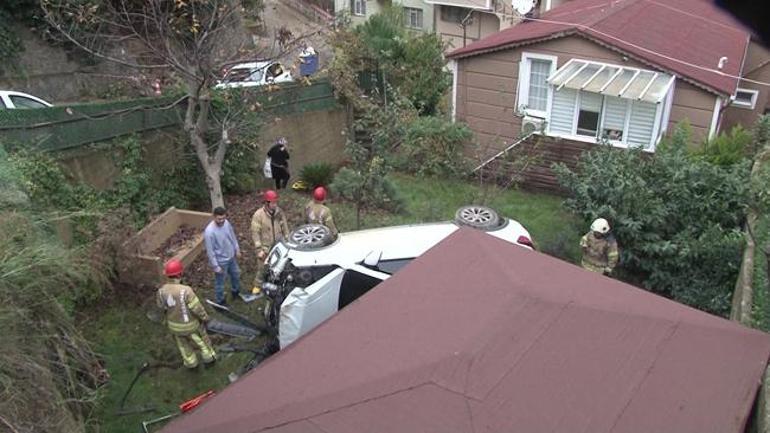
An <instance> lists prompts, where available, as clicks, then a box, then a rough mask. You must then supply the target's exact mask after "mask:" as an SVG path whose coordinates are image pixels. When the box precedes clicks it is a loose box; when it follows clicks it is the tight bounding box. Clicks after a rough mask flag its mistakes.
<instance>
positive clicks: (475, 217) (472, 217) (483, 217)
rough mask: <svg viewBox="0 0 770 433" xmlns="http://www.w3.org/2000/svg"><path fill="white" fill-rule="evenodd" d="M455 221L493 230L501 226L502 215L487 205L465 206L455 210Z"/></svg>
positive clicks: (459, 223) (463, 224) (464, 224)
mask: <svg viewBox="0 0 770 433" xmlns="http://www.w3.org/2000/svg"><path fill="white" fill-rule="evenodd" d="M455 223H457V224H458V225H462V226H468V227H473V228H477V229H482V230H492V229H496V228H498V227H499V226H500V216H498V215H497V212H495V211H494V209H490V208H488V207H486V206H477V205H471V206H463V207H461V208H460V209H457V212H455Z"/></svg>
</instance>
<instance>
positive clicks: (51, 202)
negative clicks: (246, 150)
mask: <svg viewBox="0 0 770 433" xmlns="http://www.w3.org/2000/svg"><path fill="white" fill-rule="evenodd" d="M103 147H104V149H103V150H105V149H106V150H107V151H110V152H112V153H113V158H114V159H115V164H116V165H117V167H118V169H119V170H120V174H119V175H118V176H117V177H116V178H115V179H114V183H113V186H112V187H111V188H109V189H107V190H104V191H99V190H97V189H96V188H94V187H92V186H89V185H86V184H83V183H78V182H73V181H72V180H70V179H68V177H67V176H66V174H65V172H64V170H63V169H62V166H61V164H60V163H59V162H58V161H57V160H56V159H55V158H54V156H53V155H52V154H48V153H38V152H20V153H16V154H13V155H11V156H10V161H11V162H12V163H13V165H14V167H15V168H16V169H17V170H18V172H19V175H20V181H21V182H22V184H23V185H24V187H25V188H26V190H27V191H28V192H29V198H30V202H31V204H32V206H34V207H35V208H37V209H40V210H44V211H60V212H61V211H63V212H77V213H78V215H80V216H76V217H75V218H74V220H75V221H76V222H78V223H79V224H77V225H76V226H75V229H76V231H77V230H80V232H81V233H82V234H83V235H84V236H85V239H84V240H91V237H90V236H88V233H89V232H91V231H92V229H93V228H94V227H95V225H96V223H97V221H98V219H99V218H101V217H102V216H103V214H104V213H105V212H107V211H109V210H114V209H119V208H127V209H130V218H131V221H132V222H133V224H134V226H135V227H136V228H139V227H141V226H142V225H143V224H144V223H146V222H147V221H148V220H149V219H150V218H151V216H153V215H157V214H158V213H160V212H163V211H164V210H166V209H167V208H168V207H171V206H176V207H179V208H187V207H189V206H190V204H191V203H199V202H200V201H201V200H205V195H204V191H205V187H204V185H203V182H202V177H201V176H200V173H199V170H200V169H199V168H198V166H197V165H196V163H195V161H194V159H193V158H192V157H191V156H186V155H184V154H180V156H179V157H177V158H175V159H174V163H173V164H169V165H167V166H165V167H164V168H163V169H162V170H160V169H155V170H152V169H148V165H147V162H146V161H147V160H148V158H149V157H147V156H145V155H143V151H142V146H141V144H140V142H139V139H138V138H137V137H128V138H123V139H117V140H114V141H113V142H112V143H108V144H106V145H104V146H103Z"/></svg>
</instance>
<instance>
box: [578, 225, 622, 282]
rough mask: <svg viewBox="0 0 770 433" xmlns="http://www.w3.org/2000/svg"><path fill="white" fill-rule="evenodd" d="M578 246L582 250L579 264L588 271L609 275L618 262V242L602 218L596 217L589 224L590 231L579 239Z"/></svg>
mask: <svg viewBox="0 0 770 433" xmlns="http://www.w3.org/2000/svg"><path fill="white" fill-rule="evenodd" d="M580 248H581V249H582V250H583V260H582V261H581V265H582V266H583V268H585V269H588V270H589V271H592V272H598V273H600V274H604V275H609V274H610V273H611V272H612V270H613V269H614V268H615V266H616V265H617V264H618V243H617V241H616V240H615V236H613V235H612V233H610V224H609V223H608V222H607V220H606V219H604V218H597V219H596V220H595V221H594V222H593V223H592V224H591V231H590V232H588V233H586V234H585V235H584V236H583V238H582V239H580Z"/></svg>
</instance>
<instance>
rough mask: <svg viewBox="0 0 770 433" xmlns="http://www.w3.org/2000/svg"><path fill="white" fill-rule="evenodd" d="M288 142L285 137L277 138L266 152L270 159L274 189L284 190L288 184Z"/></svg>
mask: <svg viewBox="0 0 770 433" xmlns="http://www.w3.org/2000/svg"><path fill="white" fill-rule="evenodd" d="M287 144H288V141H286V138H285V137H279V138H278V139H276V140H275V144H273V147H271V148H270V150H269V151H267V156H269V157H270V170H271V172H272V174H273V180H274V181H275V189H281V188H286V185H287V184H288V183H289V177H291V175H290V174H289V151H288V149H287V148H286V145H287Z"/></svg>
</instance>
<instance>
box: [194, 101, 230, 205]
mask: <svg viewBox="0 0 770 433" xmlns="http://www.w3.org/2000/svg"><path fill="white" fill-rule="evenodd" d="M188 94H189V95H190V96H189V98H188V103H187V112H186V114H185V122H184V123H185V129H186V130H187V132H188V134H189V136H190V144H192V147H193V149H195V155H196V156H197V157H198V162H200V164H201V167H202V168H203V172H204V173H205V174H206V186H207V188H208V191H209V199H210V200H211V208H212V209H214V208H217V207H224V205H225V200H224V195H223V194H222V163H223V162H224V159H225V153H226V152H227V145H228V144H229V142H230V140H229V137H228V133H227V130H226V129H222V131H221V137H220V140H219V143H217V146H216V150H215V152H214V155H213V156H212V155H210V154H209V148H208V143H206V140H205V133H206V131H207V130H208V123H209V121H208V120H209V108H210V105H211V101H210V99H209V95H208V94H207V93H205V92H204V91H200V90H198V89H196V88H194V87H192V86H190V87H188Z"/></svg>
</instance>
